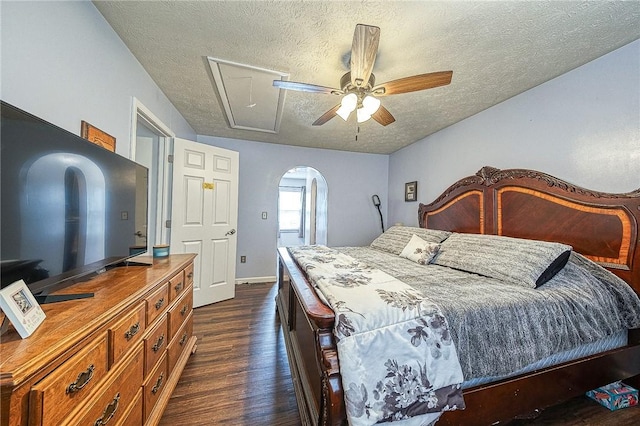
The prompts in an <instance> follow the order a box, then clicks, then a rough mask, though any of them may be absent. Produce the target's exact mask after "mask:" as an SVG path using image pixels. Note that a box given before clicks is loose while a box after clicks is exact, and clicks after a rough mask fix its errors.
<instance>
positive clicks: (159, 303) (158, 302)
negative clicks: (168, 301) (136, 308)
mask: <svg viewBox="0 0 640 426" xmlns="http://www.w3.org/2000/svg"><path fill="white" fill-rule="evenodd" d="M162 305H164V297H163V298H162V299H160V300H158V301H157V302H156V310H158V309H160V308H162Z"/></svg>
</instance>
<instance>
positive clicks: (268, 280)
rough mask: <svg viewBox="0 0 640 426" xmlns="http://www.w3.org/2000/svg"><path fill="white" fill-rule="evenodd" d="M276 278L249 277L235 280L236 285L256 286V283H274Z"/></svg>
mask: <svg viewBox="0 0 640 426" xmlns="http://www.w3.org/2000/svg"><path fill="white" fill-rule="evenodd" d="M274 282H276V277H275V276H272V277H250V278H236V285H238V284H257V283H274Z"/></svg>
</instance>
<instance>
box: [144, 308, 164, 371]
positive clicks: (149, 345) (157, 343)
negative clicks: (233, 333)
mask: <svg viewBox="0 0 640 426" xmlns="http://www.w3.org/2000/svg"><path fill="white" fill-rule="evenodd" d="M161 318H162V319H161V320H159V321H157V324H156V325H155V326H154V327H153V329H152V330H151V331H150V332H149V333H148V334H147V336H146V337H145V338H144V375H145V377H147V375H148V374H149V373H151V370H153V367H154V366H155V365H156V362H158V360H159V359H160V358H161V357H162V355H163V354H164V352H165V350H166V349H167V345H168V344H169V336H168V334H167V316H166V315H163V316H162V317H161Z"/></svg>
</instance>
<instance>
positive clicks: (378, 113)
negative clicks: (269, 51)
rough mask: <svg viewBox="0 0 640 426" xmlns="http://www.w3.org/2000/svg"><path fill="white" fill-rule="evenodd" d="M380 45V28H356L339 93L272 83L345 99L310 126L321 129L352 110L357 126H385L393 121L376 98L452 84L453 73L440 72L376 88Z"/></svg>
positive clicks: (287, 83)
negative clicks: (372, 122) (372, 123)
mask: <svg viewBox="0 0 640 426" xmlns="http://www.w3.org/2000/svg"><path fill="white" fill-rule="evenodd" d="M379 41H380V28H378V27H374V26H371V25H363V24H358V25H356V30H355V32H354V33H353V43H352V44H351V61H350V71H349V72H347V73H346V74H345V75H343V76H342V78H341V79H340V89H335V88H331V87H325V86H317V85H315V84H308V83H298V82H295V81H283V80H274V81H273V85H274V86H275V87H278V88H280V89H287V90H297V91H301V92H311V93H324V94H331V95H344V96H343V98H342V101H341V102H340V103H339V104H338V105H336V106H334V107H333V108H331V109H330V110H329V111H327V112H325V113H324V114H322V116H320V118H318V119H317V120H316V121H315V122H314V123H313V125H314V126H321V125H323V124H324V123H326V122H327V121H329V120H331V119H332V118H333V117H334V116H336V115H338V116H340V117H341V118H342V119H343V120H344V121H347V119H348V118H349V116H350V115H351V113H352V112H353V111H354V110H356V114H357V121H358V123H362V122H364V121H367V120H368V119H370V118H373V119H374V120H375V121H377V122H378V123H380V124H382V125H383V126H387V125H389V124H391V123H393V122H394V121H396V119H395V118H394V117H393V115H391V113H390V112H389V111H388V110H387V109H386V108H385V107H383V106H382V105H380V99H378V97H380V96H388V95H397V94H400V93H408V92H415V91H418V90H425V89H431V88H433V87H439V86H446V85H447V84H449V83H451V76H452V75H453V71H440V72H432V73H428V74H419V75H414V76H411V77H404V78H400V79H398V80H393V81H389V82H387V83H382V84H379V85H376V84H375V83H376V78H375V76H374V75H373V73H372V71H373V65H374V63H375V60H376V54H377V52H378V43H379Z"/></svg>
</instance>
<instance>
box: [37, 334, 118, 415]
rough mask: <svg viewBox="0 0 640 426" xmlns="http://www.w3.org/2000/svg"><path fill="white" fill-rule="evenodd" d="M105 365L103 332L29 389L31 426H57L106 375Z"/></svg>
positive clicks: (105, 336) (106, 365) (104, 335)
mask: <svg viewBox="0 0 640 426" xmlns="http://www.w3.org/2000/svg"><path fill="white" fill-rule="evenodd" d="M108 362H109V359H108V344H107V333H103V334H102V335H101V336H100V337H98V338H96V339H95V340H93V341H92V342H91V343H89V344H88V345H86V346H85V347H84V348H83V349H82V350H80V351H79V352H78V353H77V354H75V355H73V356H72V357H71V358H69V359H68V360H67V361H66V362H64V363H63V364H62V365H61V366H59V367H58V368H56V369H55V370H54V371H53V372H52V373H51V374H49V375H48V376H47V377H45V378H44V379H43V380H41V381H40V382H38V383H37V384H36V385H35V386H32V388H31V394H30V400H29V402H30V418H31V419H33V423H32V424H42V425H54V424H59V423H60V420H62V418H63V417H65V416H67V415H68V414H69V412H71V410H72V409H73V408H74V407H76V406H77V405H79V404H81V403H82V402H83V401H85V400H86V399H87V397H89V396H90V395H91V392H92V391H93V389H95V388H96V385H97V384H98V383H99V382H100V381H101V380H102V379H103V378H104V377H105V376H106V375H107V371H108V367H109V364H108Z"/></svg>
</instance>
